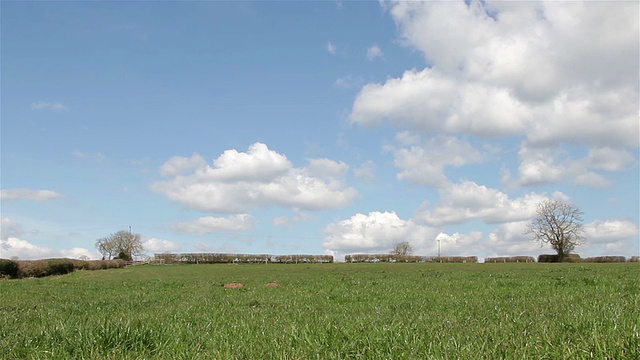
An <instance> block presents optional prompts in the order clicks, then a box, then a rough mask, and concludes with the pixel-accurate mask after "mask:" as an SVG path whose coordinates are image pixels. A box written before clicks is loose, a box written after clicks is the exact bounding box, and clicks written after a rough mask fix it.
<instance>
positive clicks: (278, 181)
mask: <svg viewBox="0 0 640 360" xmlns="http://www.w3.org/2000/svg"><path fill="white" fill-rule="evenodd" d="M176 164H178V165H176ZM183 164H187V165H188V166H183ZM345 169H346V167H345V164H343V163H337V162H333V161H330V160H326V159H322V160H314V161H312V162H311V164H310V167H305V168H296V167H294V166H293V165H292V164H291V162H290V161H289V160H288V159H287V157H286V156H284V155H282V154H279V153H277V152H275V151H273V150H271V149H269V148H268V147H267V145H265V144H262V143H255V144H253V145H251V146H250V147H249V150H248V151H247V152H238V151H236V150H227V151H225V152H224V153H223V154H222V155H220V156H219V157H218V158H216V159H215V160H214V161H213V165H207V164H206V163H203V162H202V161H200V160H199V156H195V155H194V156H192V157H191V158H190V159H180V158H179V157H174V158H172V159H170V160H169V161H168V162H167V163H166V164H165V165H163V167H162V168H161V171H162V173H163V174H165V175H168V176H172V177H173V178H172V179H169V180H166V181H160V182H156V183H153V184H152V185H151V189H152V190H153V191H155V192H158V193H161V194H163V195H165V196H166V197H167V198H169V199H171V200H173V201H175V202H178V203H182V204H184V205H186V206H187V207H189V208H192V209H197V210H201V211H209V212H219V213H232V214H234V213H235V214H238V213H245V212H246V211H248V210H250V209H254V208H260V207H268V206H284V207H291V208H299V209H307V210H323V209H333V208H340V207H343V206H346V205H349V204H350V203H351V202H352V201H353V200H354V199H355V198H356V197H357V194H358V193H357V191H356V190H355V189H354V188H351V187H347V186H346V185H345V184H344V182H343V181H342V179H341V177H340V176H339V175H340V174H339V173H340V172H343V171H344V170H345ZM178 171H182V172H181V173H177V172H178Z"/></svg>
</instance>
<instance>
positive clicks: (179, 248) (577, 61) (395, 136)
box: [0, 1, 640, 259]
mask: <svg viewBox="0 0 640 360" xmlns="http://www.w3.org/2000/svg"><path fill="white" fill-rule="evenodd" d="M638 6H639V5H638V3H633V2H607V3H603V2H560V3H556V2H543V3H536V2H526V3H521V2H497V3H494V2H489V1H486V2H467V3H464V2H459V3H455V2H446V3H445V2H423V3H405V2H106V3H93V2H90V3H84V2H2V5H1V7H2V8H1V10H2V12H1V16H2V25H1V26H2V64H1V65H2V79H1V85H2V88H1V90H2V128H1V130H2V148H1V150H2V153H1V156H2V158H1V160H2V169H1V170H2V173H1V180H2V182H1V189H2V203H1V204H2V208H1V211H2V214H1V218H2V236H1V237H0V241H1V243H0V249H1V250H0V251H1V253H0V257H3V258H8V257H14V256H17V257H18V258H20V259H31V258H42V257H58V256H68V257H79V256H82V255H86V256H89V257H91V258H97V257H98V256H99V255H98V253H97V251H96V249H95V247H94V243H95V241H96V239H98V238H100V237H104V236H107V235H109V234H110V233H114V232H116V231H118V230H128V228H129V226H131V227H132V230H133V231H134V232H136V233H140V234H141V235H142V238H143V241H144V244H145V248H146V251H147V253H148V254H153V253H158V252H164V251H172V252H240V253H270V254H292V253H312V254H324V253H328V254H334V255H336V256H337V257H338V258H340V257H341V256H343V255H344V254H349V253H367V252H369V253H379V252H388V251H389V250H390V249H391V248H392V247H393V244H394V243H395V242H398V241H403V240H408V241H410V242H411V243H412V245H413V247H414V249H415V252H416V253H417V254H420V255H435V253H436V238H438V239H440V240H441V245H442V251H443V253H444V254H447V255H477V256H479V257H481V258H482V257H487V256H506V255H534V256H535V255H537V254H540V253H546V252H550V251H551V250H550V249H548V248H540V246H539V245H536V244H533V243H532V242H531V241H530V240H529V238H528V237H527V236H526V235H523V230H524V227H525V225H526V223H527V221H528V220H530V219H531V217H532V216H533V215H534V214H535V209H536V205H537V204H538V203H539V202H540V201H542V200H545V199H550V198H559V199H563V200H567V201H570V202H573V203H575V204H576V205H577V206H578V207H580V208H581V209H582V210H583V211H584V213H585V214H584V226H585V235H586V240H587V242H586V244H585V245H583V246H582V247H580V248H578V249H577V252H578V253H580V254H581V255H583V256H595V255H605V254H607V255H609V254H612V255H624V256H633V255H639V254H640V249H639V246H640V242H639V235H638V223H639V202H640V200H639V198H640V195H639V191H638V187H639V176H638V174H639V171H638V163H639V155H638V149H639V148H638V143H639V142H640V135H639V125H638V108H639V102H638V97H639V91H638V87H639V85H638V79H639V74H638V53H639V50H638V40H639V31H638V27H639V25H638V17H637V14H638Z"/></svg>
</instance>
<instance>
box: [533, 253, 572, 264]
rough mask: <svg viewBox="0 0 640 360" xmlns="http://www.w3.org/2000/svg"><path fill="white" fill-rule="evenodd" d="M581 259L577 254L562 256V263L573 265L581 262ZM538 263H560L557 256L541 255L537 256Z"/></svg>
mask: <svg viewBox="0 0 640 360" xmlns="http://www.w3.org/2000/svg"><path fill="white" fill-rule="evenodd" d="M581 261H582V258H581V257H580V255H578V254H569V255H565V256H564V260H562V262H568V263H574V262H581ZM538 262H543V263H556V262H560V260H559V256H558V254H542V255H538Z"/></svg>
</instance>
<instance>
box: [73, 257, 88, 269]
mask: <svg viewBox="0 0 640 360" xmlns="http://www.w3.org/2000/svg"><path fill="white" fill-rule="evenodd" d="M71 262H72V263H73V268H74V269H75V270H87V269H88V268H89V261H86V260H78V259H71Z"/></svg>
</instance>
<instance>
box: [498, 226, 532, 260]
mask: <svg viewBox="0 0 640 360" xmlns="http://www.w3.org/2000/svg"><path fill="white" fill-rule="evenodd" d="M528 223H529V222H528V221H515V222H509V223H504V224H501V225H500V226H498V227H497V228H495V229H494V230H493V231H492V232H491V233H490V234H489V239H488V241H487V243H486V247H487V249H488V250H489V253H488V254H487V255H489V256H521V255H529V256H534V255H535V254H539V253H540V244H536V243H534V242H533V241H532V240H531V236H530V235H526V234H525V231H526V229H527V224H528Z"/></svg>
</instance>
